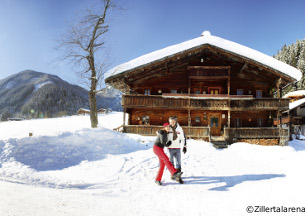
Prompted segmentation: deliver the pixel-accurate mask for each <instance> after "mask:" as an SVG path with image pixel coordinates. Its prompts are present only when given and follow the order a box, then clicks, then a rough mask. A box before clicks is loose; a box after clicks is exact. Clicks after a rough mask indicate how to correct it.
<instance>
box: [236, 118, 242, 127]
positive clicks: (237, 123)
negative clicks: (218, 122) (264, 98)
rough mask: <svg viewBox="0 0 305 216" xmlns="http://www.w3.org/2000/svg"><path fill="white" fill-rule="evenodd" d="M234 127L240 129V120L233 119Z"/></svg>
mask: <svg viewBox="0 0 305 216" xmlns="http://www.w3.org/2000/svg"><path fill="white" fill-rule="evenodd" d="M235 127H241V119H240V118H236V119H235Z"/></svg>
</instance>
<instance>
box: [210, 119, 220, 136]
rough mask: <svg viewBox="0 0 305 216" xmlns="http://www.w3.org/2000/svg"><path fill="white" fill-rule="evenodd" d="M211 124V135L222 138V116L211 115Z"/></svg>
mask: <svg viewBox="0 0 305 216" xmlns="http://www.w3.org/2000/svg"><path fill="white" fill-rule="evenodd" d="M209 123H210V127H211V135H212V136H220V131H221V118H220V114H210V116H209Z"/></svg>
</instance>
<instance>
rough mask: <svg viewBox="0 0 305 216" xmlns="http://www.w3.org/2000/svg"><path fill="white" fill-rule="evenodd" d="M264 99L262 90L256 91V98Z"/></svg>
mask: <svg viewBox="0 0 305 216" xmlns="http://www.w3.org/2000/svg"><path fill="white" fill-rule="evenodd" d="M262 97H263V93H262V90H256V98H262Z"/></svg>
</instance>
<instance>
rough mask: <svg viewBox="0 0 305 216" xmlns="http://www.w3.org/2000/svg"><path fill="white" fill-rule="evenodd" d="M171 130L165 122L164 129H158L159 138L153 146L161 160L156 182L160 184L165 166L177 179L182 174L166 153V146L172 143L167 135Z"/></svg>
mask: <svg viewBox="0 0 305 216" xmlns="http://www.w3.org/2000/svg"><path fill="white" fill-rule="evenodd" d="M169 130H170V127H169V124H168V123H164V124H163V130H159V131H158V133H157V134H158V136H157V139H156V141H155V143H154V146H153V151H154V153H155V154H156V155H157V156H158V158H159V162H160V167H159V171H158V174H157V177H156V180H155V183H156V184H157V185H160V186H161V185H162V183H161V179H162V175H163V171H164V168H165V166H166V167H167V169H168V170H169V172H170V173H171V174H172V175H173V177H174V178H176V179H177V178H178V179H179V178H180V177H181V174H182V173H181V172H177V170H176V169H175V167H174V166H173V164H172V163H171V162H170V161H169V158H168V157H167V155H166V154H165V153H164V146H166V147H168V146H170V145H171V143H172V142H171V141H170V140H168V137H167V134H168V132H169Z"/></svg>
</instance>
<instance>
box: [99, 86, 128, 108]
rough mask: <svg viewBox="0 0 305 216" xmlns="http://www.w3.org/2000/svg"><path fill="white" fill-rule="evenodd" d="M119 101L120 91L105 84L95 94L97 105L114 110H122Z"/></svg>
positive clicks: (120, 97) (120, 99)
mask: <svg viewBox="0 0 305 216" xmlns="http://www.w3.org/2000/svg"><path fill="white" fill-rule="evenodd" d="M121 101H122V92H120V91H119V90H117V89H115V88H113V87H111V86H107V87H106V88H104V89H102V90H101V92H99V93H98V94H97V106H98V107H106V108H110V109H112V110H115V111H123V109H122V105H121Z"/></svg>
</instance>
